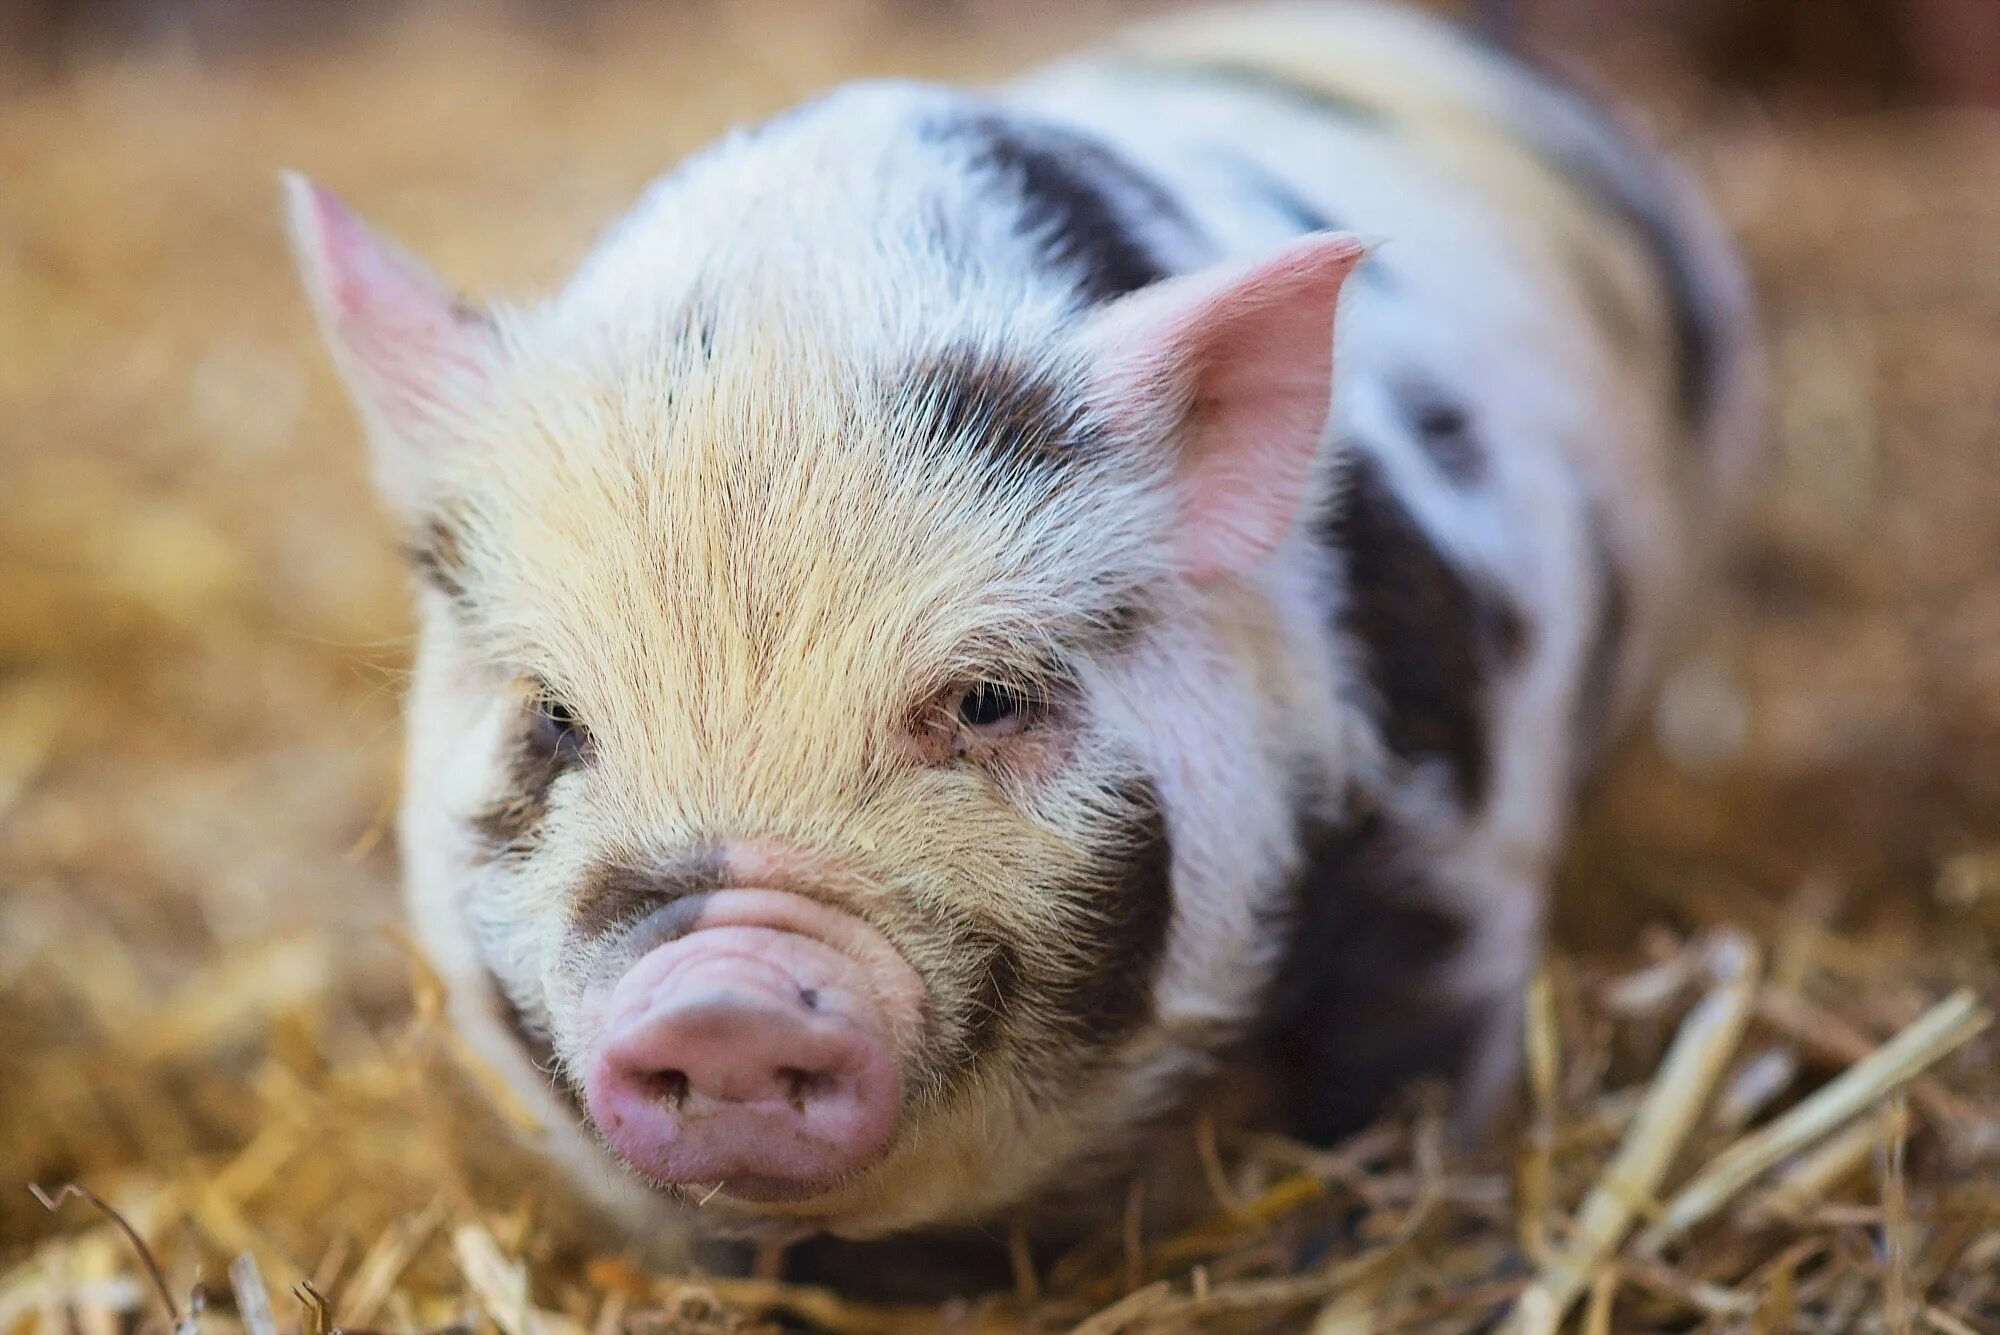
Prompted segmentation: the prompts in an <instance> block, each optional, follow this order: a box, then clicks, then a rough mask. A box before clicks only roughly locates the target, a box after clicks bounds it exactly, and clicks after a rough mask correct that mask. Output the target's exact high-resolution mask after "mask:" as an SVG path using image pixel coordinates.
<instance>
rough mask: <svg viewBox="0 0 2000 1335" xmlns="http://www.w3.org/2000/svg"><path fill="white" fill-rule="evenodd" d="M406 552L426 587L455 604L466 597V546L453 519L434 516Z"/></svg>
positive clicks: (413, 539) (410, 541) (405, 549)
mask: <svg viewBox="0 0 2000 1335" xmlns="http://www.w3.org/2000/svg"><path fill="white" fill-rule="evenodd" d="M404 552H405V555H406V556H407V557H408V559H409V562H410V564H411V566H412V567H414V568H415V570H416V572H417V574H418V575H420V576H421V577H422V578H423V580H424V582H425V583H427V584H429V585H430V586H431V587H432V588H434V589H436V590H438V591H439V592H440V593H442V594H444V595H445V596H446V597H447V598H450V599H452V600H453V601H458V600H461V599H463V598H464V597H465V544H464V541H463V539H461V538H460V536H459V527H458V524H457V523H456V522H455V521H454V520H453V519H451V518H449V517H447V516H444V515H433V516H432V517H431V518H430V519H429V520H427V521H426V522H425V523H424V525H423V526H422V529H421V531H420V532H419V534H418V535H417V536H415V537H413V538H411V539H410V540H409V542H408V543H407V544H405V547H404Z"/></svg>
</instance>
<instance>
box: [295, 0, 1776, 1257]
mask: <svg viewBox="0 0 2000 1335" xmlns="http://www.w3.org/2000/svg"><path fill="white" fill-rule="evenodd" d="M292 192H293V199H292V206H293V217H294V223H295V228H296V231H297V235H298V241H299V249H300V253H301V259H302V263H303V266H304V269H305V272H306V277H307V282H308V286H309V288H310V290H311V293H312V295H313V298H314V301H315V304H316V307H317V309H318V312H319V314H320V317H321V319H322V322H323V324H324V326H325V328H326V331H327V334H328V338H329V342H330V343H331V345H332V347H333V349H334V352H335V355H336V358H337V360H338V361H339V364H340V366H341V368H342V370H343V372H344V374H345V375H346V377H347V379H348V382H349V384H350V386H351V387H352V389H353V391H354V394H355V397H356V400H357V402H358V403H359V405H360V407H361V410H362V413H363V416H364V419H365V420H366V423H367V425H368V428H369V431H370V435H371V438H372V440H373V443H374V445H375V459H376V466H377V472H378V475H379V477H380V479H381V482H382V486H383V488H384V491H385V493H386V494H387V496H388V498H389V500H390V503H391V505H392V507H393V508H394V509H395V511H396V513H397V514H398V516H399V517H400V518H401V519H402V521H403V523H404V524H405V526H406V531H407V534H408V540H409V543H410V545H411V548H412V551H413V552H414V553H415V555H416V558H417V561H418V565H419V568H420V569H421V571H422V573H423V576H424V579H423V583H422V593H421V612H422V618H423V639H422V648H421V653H420V655H419V661H418V665H417V672H416V681H415V689H414V693H413V697H412V700H411V713H410V717H411V735H410V752H409V767H408V796H407V801H406V804H405V808H404V813H403V822H402V836H403V841H404V852H405V856H406V859H407V872H408V884H409V894H410V900H411V904H412V910H413V913H414V916H415V920H416V922H417V924H418V927H419V929H420V932H421V934H422V937H423V940H424V942H425V944H426V946H427V948H428V949H429V950H430V951H431V953H432V954H433V955H434V957H435V959H436V961H437V963H438V965H439V967H440V968H441V969H442V970H443V971H444V973H445V974H446V976H447V978H448V979H449V981H450V983H451V985H452V988H453V1000H454V1005H455V1008H456V1010H455V1013H456V1015H457V1018H458V1020H459V1022H460V1023H461V1024H462V1026H463V1027H464V1029H465V1031H466V1032H467V1033H468V1034H469V1035H470V1036H471V1038H472V1039H473V1040H474V1042H475V1043H476V1044H478V1045H479V1046H480V1047H481V1048H482V1050H483V1051H484V1052H485V1054H486V1055H487V1057H488V1058H489V1059H490V1060H491V1061H492V1062H494V1063H495V1065H496V1066H498V1067H499V1068H501V1069H503V1070H506V1071H509V1072H511V1073H512V1074H513V1075H514V1076H515V1078H516V1083H517V1084H518V1085H519V1086H520V1090H521V1093H522V1094H523V1096H524V1097H526V1098H528V1099H530V1100H533V1101H534V1103H535V1104H536V1106H538V1107H539V1109H540V1110H541V1112H542V1114H543V1116H544V1118H545V1119H546V1120H547V1122H548V1123H549V1125H550V1127H551V1128H552V1130H551V1133H550V1139H551V1146H550V1148H551V1150H552V1152H553V1153H555V1154H557V1155H559V1156H561V1157H564V1158H566V1159H567V1160H569V1161H571V1162H573V1163H574V1164H576V1165H577V1166H578V1167H579V1171H580V1172H581V1174H582V1175H583V1176H584V1177H585V1178H587V1180H589V1181H591V1182H592V1183H594V1184H595V1185H596V1187H597V1188H598V1189H599V1190H600V1191H601V1192H602V1193H603V1194H604V1195H605V1196H606V1197H607V1198H608V1199H612V1200H614V1201H615V1202H616V1203H618V1204H619V1205H620V1206H621V1208H623V1209H624V1210H625V1211H626V1212H627V1214H628V1215H629V1216H630V1217H632V1218H633V1219H634V1220H635V1221H637V1222H638V1223H639V1224H640V1226H642V1227H648V1228H655V1227H657V1226H658V1224H659V1222H660V1221H662V1220H666V1219H682V1218H686V1217H690V1216H694V1215H699V1216H700V1217H701V1218H702V1219H703V1220H705V1221H706V1222H708V1223H710V1224H712V1225H713V1226H714V1227H715V1228H716V1229H718V1230H720V1231H723V1232H733V1233H751V1234H762V1235H765V1236H777V1237H796V1236H800V1235H803V1234H809V1233H815V1232H825V1233H831V1234H835V1235H839V1236H843V1237H848V1238H872V1237H879V1236H882V1235H885V1234H889V1233H894V1232H898V1231H902V1230H910V1229H918V1228H932V1227H940V1226H947V1225H966V1224H980V1223H984V1222H988V1221H993V1220H996V1219H1004V1218H1011V1217H1016V1215H1017V1212H1019V1211H1021V1210H1023V1209H1026V1208H1029V1207H1032V1206H1036V1205H1041V1204H1044V1203H1048V1202H1053V1201H1056V1200H1058V1199H1062V1198H1071V1199H1074V1198H1076V1197H1079V1196H1081V1197H1083V1198H1085V1199H1093V1198H1095V1195H1094V1194H1096V1195H1101V1191H1102V1184H1103V1183H1104V1182H1106V1181H1107V1180H1111V1179H1113V1178H1115V1177H1116V1176H1117V1175H1118V1174H1119V1173H1120V1172H1122V1171H1123V1170H1124V1168H1125V1167H1127V1166H1129V1160H1130V1158H1131V1155H1132V1152H1133V1150H1134V1147H1135V1145H1136V1144H1137V1143H1138V1140H1137V1135H1138V1130H1137V1129H1138V1128H1141V1127H1151V1128H1158V1127H1159V1126H1161V1125H1163V1124H1164V1125H1170V1124H1171V1118H1170V1117H1169V1116H1168V1114H1171V1113H1172V1111H1173V1110H1174V1109H1175V1108H1176V1107H1178V1106H1181V1105H1182V1104H1183V1103H1184V1101H1185V1100H1186V1099H1187V1098H1188V1097H1189V1095H1190V1093H1191V1092H1192V1091H1194V1090H1196V1089H1197V1088H1199V1087H1200V1086H1201V1084H1202V1082H1203V1081H1205V1080H1207V1079H1210V1078H1211V1077H1213V1076H1215V1075H1216V1074H1217V1073H1218V1072H1219V1071H1223V1070H1225V1069H1231V1064H1234V1063H1248V1064H1249V1065H1250V1066H1251V1067H1253V1068H1254V1069H1256V1070H1258V1071H1260V1072H1262V1073H1263V1074H1265V1075H1267V1076H1269V1077H1270V1078H1271V1080H1272V1081H1273V1082H1274V1083H1275V1085H1276V1088H1277V1097H1276V1098H1275V1100H1274V1107H1273V1116H1274V1118H1275V1120H1277V1121H1279V1122H1280V1123H1281V1124H1282V1125H1283V1127H1284V1129H1286V1130H1288V1131H1291V1132H1292V1133H1294V1134H1299V1135H1303V1136H1307V1137H1310V1138H1315V1139H1321V1140H1325V1139H1330V1138H1333V1137H1335V1136H1338V1135H1340V1134H1342V1133H1344V1132H1346V1131H1349V1130H1351V1129H1353V1128H1355V1127H1356V1126H1358V1125H1361V1124H1363V1123H1365V1122H1366V1120H1367V1119H1369V1118H1370V1117H1371V1116H1372V1115H1374V1113H1375V1112H1376V1111H1378V1110H1379V1108H1380V1106H1381V1104H1382V1102H1383V1100H1384V1099H1385V1098H1386V1097H1388V1096H1389V1095H1390V1094H1392V1093H1393V1092H1394V1091H1395V1090H1396V1089H1397V1088H1398V1087H1399V1086H1401V1085H1402V1084H1404V1083H1405V1082H1406V1081H1407V1080H1409V1079H1410V1078H1411V1077H1413V1076H1417V1075H1421V1074H1425V1073H1437V1074H1442V1075H1445V1076H1448V1077H1450V1078H1452V1079H1453V1080H1455V1081H1456V1084H1457V1088H1458V1090H1459V1097H1460V1101H1461V1106H1462V1107H1463V1109H1464V1110H1465V1112H1466V1114H1467V1118H1468V1120H1469V1121H1476V1120H1477V1117H1478V1114H1479V1113H1480V1111H1481V1110H1483V1109H1485V1108H1487V1107H1489V1106H1490V1105H1491V1104H1492V1102H1493V1100H1494V1099H1495V1098H1496V1097H1497V1096H1498V1094H1499V1093H1500V1092H1501V1091H1502V1090H1503V1089H1504V1086H1505V1084H1506V1082H1507V1080H1508V1078H1509V1077H1510V1075H1511V1065H1512V1064H1511V1054H1512V1052H1513V1050H1514V1048H1515V1034H1516V1032H1517V1012H1518V1007H1517V997H1518V995H1519V992H1520V990H1521V987H1522V984H1523V982H1524V980H1525V978H1526V976H1527V974H1528V972H1529V971H1530V969H1531V967H1532V963H1533V960H1534V957H1535V952H1536V949H1537V941H1538V933H1539V924H1540V917H1541V904H1542V899H1543V893H1544V886H1545V883H1546V881H1547V878H1548V876H1549V874H1550V868H1551V864H1552V862H1553V861H1554V859H1555V858H1556V856H1557V854H1558V851H1559V849H1560V846H1561V841H1562V839H1563V836H1564V830H1565V824H1566V821H1567V819H1568V816H1569V813H1570V809H1571V805H1572V801H1573V797H1574V794H1575V792H1576V788H1577V784H1578V782H1579V780H1580V779H1582V778H1583V777H1585V776H1586V774H1587V772H1588V770H1589V768H1590V766H1591V763H1592V761H1593V759H1594V758H1595V757H1597V756H1598V755H1599V754H1600V753H1601V752H1602V750H1603V748H1604V747H1605V745H1606V743H1607V741H1608V739H1610V738H1611V737H1612V735H1613V734H1614V732H1615V731H1616V729H1617V727H1618V725H1619V722H1620V720H1622V719H1624V718H1625V717H1627V715H1628V714H1629V713H1630V712H1631V710H1632V707H1633V705H1634V704H1635V700H1636V698H1637V696H1638V695H1639V693H1640V692H1641V691H1642V690H1643V686H1644V683H1645V680H1646V678H1647V676H1648V673H1649V672H1650V671H1651V670H1652V668H1653V667H1654V665H1655V664H1656V662H1657V661H1658V659H1659V656H1660V653H1661V651H1662V646H1663V644H1664V643H1665V640H1666V638H1667V636H1668V635H1669V633H1670V628H1671V626H1672V625H1673V623H1674V620H1675V618H1676V616H1677V615H1678V613H1679V610H1680V609H1681V608H1682V607H1683V606H1684V605H1685V603H1686V602H1687V600H1688V595H1689V591H1690V589H1691V587H1692V586H1694V584H1695V583H1696V581H1697V580H1698V579H1699V578H1700V575H1701V572H1702V567H1703V565H1704V564H1705V561H1704V554H1705V553H1708V552H1710V551H1712V550H1713V548H1714V546H1715V544H1716V542H1717V540H1718V538H1719V536H1720V533H1721V526H1722V524H1723V522H1724V519H1725V517H1726V515H1727V513H1728V511H1729V509H1730V507H1731V505H1732V503H1733V501H1734V499H1735V497H1736V495H1737V492H1738V491H1739V489H1740V478H1741V477H1742V475H1743V473H1744V472H1745V470H1746V467H1747V465H1748V463H1749V461H1750V448H1749V446H1750V432H1749V429H1748V418H1749V407H1748V401H1749V397H1750V384H1749V381H1750V375H1749V362H1750V356H1749V345H1750V336H1749V320H1748V314H1747V310H1746V303H1745V300H1744V296H1743V293H1742V290H1741V284H1740V281H1739V278H1738V275H1737V273H1736V270H1735V268H1734V267H1733V264H1732V262H1731V260H1730V257H1729V254H1728V251H1727V248H1726V246H1725V245H1724V244H1723V243H1722V242H1721V240H1720V239H1719V236H1718V234H1717V232H1716V230H1715V228H1714V227H1713V225H1712V224H1711V223H1710V222H1709V221H1708V219H1707V217H1706V215H1705V214H1704V213H1702V212H1701V210H1700V209H1699V208H1698V206H1697V205H1696V204H1694V203H1693V202H1692V201H1691V200H1690V198H1689V197H1688V196H1687V195H1686V194H1685V193H1684V192H1683V191H1682V190H1681V189H1680V188H1679V187H1678V186H1677V185H1675V184H1674V183H1673V181H1672V178H1671V177H1670V175H1669V174H1668V173H1667V171H1666V170H1665V169H1664V168H1663V167H1662V166H1661V165H1660V164H1659V163H1658V162H1657V161H1656V160H1654V159H1653V158H1652V157H1650V156H1649V155H1648V154H1646V153H1645V152H1644V151H1643V150H1641V149H1639V148H1638V147H1636V146H1635V145H1634V144H1633V143H1632V142H1631V141H1630V140H1628V139H1627V138H1626V137H1625V136H1624V135H1623V134H1622V133H1620V132H1618V131H1616V130H1615V129H1614V128H1612V126H1611V125H1610V124H1609V123H1608V122H1607V121H1606V120H1605V119H1604V118H1603V116H1602V115H1601V114H1600V113H1598V112H1596V111H1594V110H1592V109H1590V108H1588V107H1586V106H1585V105H1584V104H1582V103H1581V102H1580V101H1578V100H1577V99H1576V98H1575V97H1574V96H1572V95H1571V94H1569V93H1566V92H1562V91H1558V90H1556V89H1554V88H1552V87H1550V86H1549V85H1547V84H1545V83H1542V82H1540V81H1539V80H1537V79H1536V78H1534V77H1532V76H1530V75H1528V74H1526V73H1524V72H1523V71H1521V70H1520V69H1518V68H1516V67H1514V66H1512V65H1510V64H1508V63H1506V62H1505V61H1504V60H1502V59H1501V58H1500V57H1498V56H1497V55H1495V54H1493V53H1492V52H1490V51H1488V50H1486V49H1484V48H1482V47H1480V46H1478V45H1477V44H1474V43H1471V42H1468V41H1466V40H1464V39H1463V38H1461V37H1460V36H1458V35H1457V34H1455V33H1453V32H1452V31H1450V30H1447V29H1445V28H1442V27H1440V26H1437V25H1435V24H1433V23H1431V22H1429V21H1427V20H1423V19H1419V18H1416V17H1413V16H1411V15H1408V14H1404V13H1401V12H1397V11H1394V10H1383V9H1375V8H1365V7H1354V8H1349V7H1337V6H1330V5H1329V6H1293V7H1289V8H1283V9H1269V10H1265V9H1253V10H1235V11H1230V12H1227V13H1224V14H1219V15H1216V16H1213V17H1202V16H1196V17H1193V18H1189V19H1184V20H1181V21H1178V22H1175V23H1171V24H1168V25H1165V26H1160V27H1155V28H1151V29H1146V30H1143V31H1140V32H1137V33H1135V34H1132V35H1131V36H1130V37H1128V38H1126V39H1124V40H1123V41H1122V42H1120V43H1117V44H1115V45H1113V46H1112V47H1110V48H1107V49H1106V50H1104V51H1101V52H1098V53H1094V54H1092V55H1090V56H1088V57H1085V58H1083V59H1081V60H1078V61H1075V62H1072V63H1068V64H1064V65H1060V66H1057V67H1054V68H1051V69H1049V70H1046V71H1043V72H1042V73H1040V74H1038V75H1035V76H1033V77H1032V78H1030V79H1028V80H1026V81H1024V82H1022V83H1020V84H1018V85H1015V86H1012V87H1009V88H1005V89H1001V90H999V91H997V92H980V93H972V92H963V91H956V90H950V89H942V88H933V87H924V86H916V85H906V84H880V85H865V86H857V87H853V88H848V89H843V90H840V91H837V92H835V93H833V94H831V95H829V96H827V97H826V98H824V99H822V100H820V101H818V102H815V103H812V104H810V105H808V106H806V107H804V108H802V109H800V110H798V111H796V112H794V113H792V114H789V115H787V116H784V117H781V118H779V119H777V120H774V121H772V122H771V123H769V124H766V125H764V126H761V127H758V128H755V129H751V130H748V131H745V132H742V133H739V134H737V135H734V136H732V137H731V138H729V139H727V140H725V141H724V142H722V143H720V144H718V145H716V146H715V147H714V148H712V149H710V150H709V151H707V152H705V153H703V154H701V155H699V156H697V157H695V158H694V159H692V160H690V161H689V162H687V163H685V164H683V165H682V166H681V167H680V168H679V169H678V170H676V171H675V172H674V173H673V174H671V175H669V176H668V177H666V178H664V179H663V180H662V181H660V182H659V184H658V185H657V186H655V187H654V188H653V189H652V190H651V191H650V192H649V193H648V194H647V196H646V197H645V198H644V199H643V200H642V201H641V202H640V203H639V205H638V206H637V207H636V208H635V209H634V210H633V211H632V213H631V214H630V215H629V216H628V217H627V218H626V219H624V220H623V221H622V222H621V223H620V224H619V225H618V226H617V227H616V228H615V229H613V230H612V231H611V232H610V234H609V235H608V236H607V237H606V238H605V239H604V240H603V242H602V243H601V245H600V246H599V247H598V249H597V250H596V251H595V252H594V253H593V255H592V256H591V257H590V258H589V260H588V261H587V262H586V263H585V264H584V266H583V267H582V269H581V271H580V272H579V273H578V274H577V275H576V276H575V277H574V279H573V280H572V281H571V282H570V283H569V284H568V285H567V286H566V287H565V288H564V289H563V290H562V291H561V292H559V293H558V294H556V295H555V296H553V297H552V298H549V299H548V300H546V301H543V302H540V303H537V304H533V305H528V306H522V307H496V308H492V309H475V308H473V307H471V306H469V305H467V304H465V303H463V302H461V301H458V300H457V299H456V298H454V297H453V296H452V294H451V293H449V292H448V291H447V290H446V289H444V288H443V287H442V286H441V285H440V284H439V283H438V282H437V280H435V279H434V278H433V277H431V275H430V274H429V273H428V272H427V271H426V270H424V269H423V268H422V267H421V266H419V265H418V264H417V263H416V262H415V261H414V260H412V259H410V258H409V257H408V256H406V255H404V254H402V253H401V252H399V251H396V250H394V249H393V248H392V247H390V246H388V245H387V244H386V243H383V242H380V241H378V240H376V239H374V238H373V237H371V236H370V235H369V234H368V233H367V232H365V231H364V230H363V229H362V228H361V226H360V225H359V224H358V223H357V222H355V220H354V219H353V218H352V217H351V216H350V215H348V214H347V213H346V212H345V211H344V210H343V209H342V208H341V207H340V206H339V205H338V204H337V203H335V202H334V201H333V200H332V199H331V197H330V196H327V195H326V194H324V193H323V192H321V191H319V190H318V189H317V188H316V187H313V186H310V185H308V184H305V183H303V182H294V184H293V187H292Z"/></svg>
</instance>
